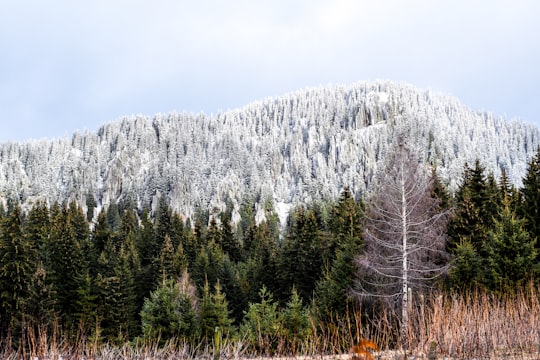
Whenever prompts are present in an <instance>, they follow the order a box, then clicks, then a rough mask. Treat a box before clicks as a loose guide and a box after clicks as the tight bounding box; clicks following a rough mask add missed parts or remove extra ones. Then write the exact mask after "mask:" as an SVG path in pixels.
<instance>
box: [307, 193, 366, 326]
mask: <svg viewBox="0 0 540 360" xmlns="http://www.w3.org/2000/svg"><path fill="white" fill-rule="evenodd" d="M362 223H363V204H362V203H360V202H356V201H355V200H354V199H353V197H352V194H351V193H350V191H349V189H348V188H345V190H344V191H343V192H342V194H341V196H340V198H339V200H338V202H337V204H336V205H335V206H334V207H333V209H332V212H331V220H330V224H331V227H330V234H331V236H332V237H333V238H334V239H335V240H334V243H333V245H332V246H331V247H330V248H329V250H330V255H329V256H328V261H327V262H326V263H325V264H324V270H323V274H322V276H321V278H320V279H319V281H318V282H317V284H316V290H315V298H314V303H315V306H316V308H317V312H318V315H319V316H320V317H321V318H322V319H324V320H328V319H329V318H330V317H332V316H343V315H345V313H346V310H347V308H348V307H349V306H350V305H351V303H352V299H351V298H350V296H349V291H350V288H351V287H352V285H353V282H354V278H355V275H356V267H355V265H354V259H355V258H356V257H357V256H358V255H359V254H360V253H361V251H362V247H363V239H362Z"/></svg>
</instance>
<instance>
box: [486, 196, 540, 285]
mask: <svg viewBox="0 0 540 360" xmlns="http://www.w3.org/2000/svg"><path fill="white" fill-rule="evenodd" d="M524 224H525V221H524V220H523V219H519V218H518V217H517V216H516V215H515V213H513V212H512V210H511V208H510V201H509V200H506V201H505V202H504V204H503V207H502V210H501V213H500V215H499V218H498V219H497V220H495V224H494V228H493V230H490V231H489V242H488V243H487V244H486V248H487V249H486V253H487V255H488V257H487V259H486V262H485V266H486V268H487V269H488V271H487V277H486V279H484V281H485V282H486V283H487V286H488V287H489V288H491V289H492V290H502V291H504V292H506V291H511V290H512V289H515V288H516V286H520V285H525V284H526V282H527V281H529V280H530V279H532V278H534V277H535V276H537V275H539V274H537V273H536V269H535V264H536V263H537V256H538V251H537V249H536V248H535V246H536V242H537V239H536V238H532V237H531V236H530V235H529V233H528V232H527V230H525V227H524Z"/></svg>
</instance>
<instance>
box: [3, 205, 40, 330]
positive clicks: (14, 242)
mask: <svg viewBox="0 0 540 360" xmlns="http://www.w3.org/2000/svg"><path fill="white" fill-rule="evenodd" d="M36 262H37V253H36V251H35V249H34V248H33V247H32V246H31V244H30V243H29V242H28V240H27V239H26V238H25V236H24V233H23V225H22V215H21V209H20V207H19V206H18V205H15V207H14V208H13V210H12V211H11V213H10V214H9V216H8V218H7V219H4V220H3V221H2V223H1V224H0V303H1V305H2V309H1V310H0V321H1V325H2V329H3V330H4V331H7V330H8V329H11V330H12V331H20V330H21V328H22V326H23V325H22V324H21V322H22V321H23V315H24V314H25V311H26V310H27V309H26V307H25V302H26V301H27V300H28V299H29V296H30V294H31V283H32V277H33V275H34V274H35V272H36ZM0 335H5V334H0Z"/></svg>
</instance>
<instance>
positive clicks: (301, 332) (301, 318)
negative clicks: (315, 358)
mask: <svg viewBox="0 0 540 360" xmlns="http://www.w3.org/2000/svg"><path fill="white" fill-rule="evenodd" d="M283 328H284V330H285V338H286V339H287V340H288V342H289V344H288V346H289V347H290V351H291V352H292V353H293V354H296V353H297V351H299V350H301V344H303V342H304V340H305V339H306V338H307V337H308V335H309V334H310V329H311V328H310V323H309V315H308V311H307V309H306V308H305V307H304V305H303V302H302V298H300V296H299V295H298V292H297V291H296V289H294V288H293V289H292V292H291V297H290V299H289V301H288V302H287V305H286V306H285V309H284V311H283Z"/></svg>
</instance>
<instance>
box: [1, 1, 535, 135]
mask: <svg viewBox="0 0 540 360" xmlns="http://www.w3.org/2000/svg"><path fill="white" fill-rule="evenodd" d="M539 19H540V1H537V0H508V1H502V0H474V1H473V0H453V1H443V0H440V1H438V0H377V1H374V0H240V1H236V0H197V1H193V0H152V1H148V0H92V1H73V0H49V1H43V0H2V1H0V142H5V141H26V140H29V139H41V138H60V137H70V136H71V135H72V134H73V133H74V132H75V131H79V132H81V131H85V130H89V131H96V130H97V129H98V128H99V127H100V126H102V125H104V124H106V123H108V122H111V121H114V120H117V119H119V118H121V117H122V116H125V115H131V114H145V115H150V116H151V115H154V114H156V113H168V112H171V111H176V112H183V111H187V112H195V113H198V112H204V113H206V114H216V113H218V112H220V111H226V110H228V109H234V108H238V107H241V106H244V105H246V104H248V103H250V102H252V101H256V100H260V99H263V98H266V97H273V96H279V95H283V94H286V93H289V92H292V91H296V90H299V89H304V88H306V87H312V86H326V85H337V84H345V85H346V84H352V83H355V82H358V81H364V80H377V79H379V80H394V81H398V82H403V83H408V84H412V85H415V86H418V87H419V88H422V89H431V90H432V91H436V92H440V93H444V94H448V95H453V96H456V97H457V98H459V99H460V101H461V102H462V103H463V104H465V105H466V106H468V107H470V108H472V109H474V110H486V111H490V112H493V113H494V114H496V115H506V116H507V117H509V118H512V117H519V118H521V119H523V120H525V121H527V122H531V123H535V124H538V125H540V106H539V103H540V69H539V66H540V20H539Z"/></svg>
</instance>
